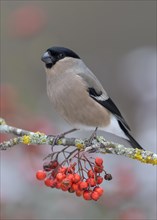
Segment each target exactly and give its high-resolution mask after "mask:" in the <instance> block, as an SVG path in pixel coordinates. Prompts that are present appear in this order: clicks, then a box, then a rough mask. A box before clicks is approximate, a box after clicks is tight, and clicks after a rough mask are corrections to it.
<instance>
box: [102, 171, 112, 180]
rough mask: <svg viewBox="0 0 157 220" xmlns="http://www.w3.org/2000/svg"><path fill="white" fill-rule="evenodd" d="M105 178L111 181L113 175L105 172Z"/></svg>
mask: <svg viewBox="0 0 157 220" xmlns="http://www.w3.org/2000/svg"><path fill="white" fill-rule="evenodd" d="M104 179H105V180H108V181H110V180H112V175H111V174H110V173H107V174H105V176H104Z"/></svg>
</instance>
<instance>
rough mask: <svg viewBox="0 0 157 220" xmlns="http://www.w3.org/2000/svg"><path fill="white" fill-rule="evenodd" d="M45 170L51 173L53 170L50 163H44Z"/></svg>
mask: <svg viewBox="0 0 157 220" xmlns="http://www.w3.org/2000/svg"><path fill="white" fill-rule="evenodd" d="M43 169H44V170H45V171H47V172H48V171H50V170H51V167H50V163H49V162H44V164H43Z"/></svg>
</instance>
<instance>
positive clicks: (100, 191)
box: [93, 186, 104, 196]
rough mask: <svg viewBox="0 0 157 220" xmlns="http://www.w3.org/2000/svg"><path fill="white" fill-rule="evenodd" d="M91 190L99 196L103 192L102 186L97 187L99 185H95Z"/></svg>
mask: <svg viewBox="0 0 157 220" xmlns="http://www.w3.org/2000/svg"><path fill="white" fill-rule="evenodd" d="M93 191H95V192H97V193H98V194H99V195H100V196H101V195H102V194H103V192H104V190H103V188H101V187H99V186H96V187H95V188H94V190H93Z"/></svg>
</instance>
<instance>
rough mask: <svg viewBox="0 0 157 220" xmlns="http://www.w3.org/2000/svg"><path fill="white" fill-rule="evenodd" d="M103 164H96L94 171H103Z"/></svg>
mask: <svg viewBox="0 0 157 220" xmlns="http://www.w3.org/2000/svg"><path fill="white" fill-rule="evenodd" d="M103 168H104V167H103V166H102V165H100V166H97V165H96V166H95V167H94V171H95V172H96V173H102V171H103Z"/></svg>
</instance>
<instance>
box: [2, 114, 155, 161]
mask: <svg viewBox="0 0 157 220" xmlns="http://www.w3.org/2000/svg"><path fill="white" fill-rule="evenodd" d="M0 133H8V134H14V135H16V136H18V137H15V138H13V139H10V140H9V141H4V142H2V143H0V150H7V149H8V148H12V147H14V146H15V145H17V144H21V143H22V144H25V145H31V144H36V145H45V144H46V145H52V144H53V140H54V138H55V136H48V135H45V134H44V133H40V132H31V131H26V130H23V129H20V128H16V127H12V126H9V125H7V124H6V122H5V120H4V119H2V118H0ZM86 141H87V140H82V139H77V138H67V137H63V138H60V139H59V140H58V141H57V143H56V145H62V146H74V147H76V148H77V149H79V150H84V151H86V152H89V153H91V152H95V153H103V154H116V155H121V156H125V157H129V158H132V159H136V160H139V161H141V162H143V163H148V164H152V165H157V154H155V153H153V152H150V151H144V150H139V149H137V148H136V149H134V148H126V147H125V146H123V145H121V144H118V143H114V142H112V141H106V140H105V139H104V138H103V137H102V136H101V137H98V136H97V137H96V138H95V139H94V140H93V141H92V144H91V146H87V144H86Z"/></svg>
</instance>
